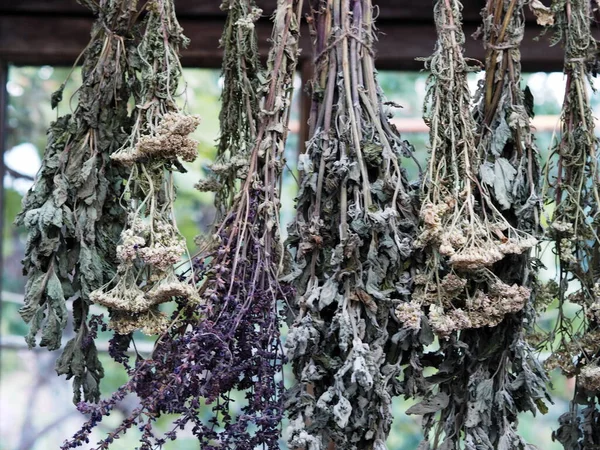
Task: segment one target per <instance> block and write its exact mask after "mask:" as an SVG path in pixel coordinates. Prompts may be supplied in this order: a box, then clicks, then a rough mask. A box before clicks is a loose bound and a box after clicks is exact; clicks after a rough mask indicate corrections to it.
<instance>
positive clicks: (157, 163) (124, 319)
mask: <svg viewBox="0 0 600 450" xmlns="http://www.w3.org/2000/svg"><path fill="white" fill-rule="evenodd" d="M146 11H147V16H146V18H145V21H144V23H143V25H142V37H141V41H140V43H139V45H138V48H137V54H136V57H137V59H136V60H135V61H134V62H135V64H136V66H135V67H136V69H138V73H139V83H138V84H137V85H136V90H135V92H134V98H135V102H136V110H135V112H134V114H133V119H134V121H133V125H132V130H131V134H130V136H129V138H128V139H127V141H126V142H125V143H124V144H123V146H122V147H121V148H120V149H119V150H118V151H117V152H115V153H114V154H112V155H111V159H112V160H113V161H117V162H118V163H121V164H123V165H125V166H126V167H129V168H130V176H129V179H128V180H127V183H126V185H125V191H124V193H123V196H122V199H121V203H122V204H123V205H124V207H125V209H126V211H127V223H126V225H125V228H124V229H123V231H122V232H121V238H120V241H119V245H118V246H117V249H116V252H117V257H118V260H119V265H118V268H117V274H116V275H115V277H114V279H112V280H110V281H109V282H107V283H106V284H105V285H104V286H102V287H101V288H99V289H97V290H95V291H94V292H92V293H91V294H90V300H91V301H92V302H94V303H98V304H100V305H103V306H106V307H108V308H109V309H110V311H111V321H110V324H109V327H110V328H112V329H113V330H114V331H115V332H116V333H117V334H121V335H127V334H130V333H132V332H133V331H135V330H138V329H140V330H141V331H143V332H144V333H146V334H161V333H162V332H163V331H165V329H166V327H167V325H168V318H167V317H166V316H165V315H164V314H162V313H161V312H160V311H159V307H158V305H160V304H161V303H165V302H168V301H171V300H172V299H173V297H184V298H187V299H188V301H193V300H197V294H196V291H195V288H194V285H193V283H192V284H190V283H184V282H182V281H180V280H179V278H178V277H177V275H176V274H175V269H174V266H173V265H174V264H176V263H177V262H179V261H180V259H181V257H182V255H183V254H184V253H185V252H186V247H185V241H184V238H183V236H181V234H180V233H179V230H178V229H177V224H176V222H175V216H174V212H173V202H174V200H175V187H174V183H173V170H175V169H179V170H183V168H182V166H181V163H180V162H179V160H180V159H182V160H184V161H187V162H192V161H193V160H194V159H195V158H196V156H197V144H198V143H197V142H196V141H195V140H193V139H191V138H190V137H189V135H190V134H191V133H192V132H193V131H194V130H195V129H196V127H197V125H198V123H199V119H198V118H197V117H196V116H188V115H185V114H184V113H182V112H181V110H180V109H179V107H178V106H177V103H176V100H175V96H176V91H177V88H178V85H179V78H180V76H181V64H180V62H179V48H180V47H181V46H185V45H186V44H187V38H185V37H184V36H183V34H182V29H181V27H180V26H179V24H178V22H177V18H176V17H175V10H174V4H173V0H153V1H151V2H149V3H148V4H147V5H146Z"/></svg>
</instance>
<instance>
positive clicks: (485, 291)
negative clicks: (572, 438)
mask: <svg viewBox="0 0 600 450" xmlns="http://www.w3.org/2000/svg"><path fill="white" fill-rule="evenodd" d="M525 4H526V2H525V1H519V0H510V1H498V0H489V1H488V2H487V4H486V6H485V8H484V9H483V10H482V16H483V26H482V29H481V32H482V34H483V42H484V45H485V49H486V60H485V70H486V77H485V79H484V80H482V82H481V83H480V87H479V89H478V92H477V97H478V99H479V104H478V105H477V107H476V109H475V119H476V120H475V124H476V126H477V128H476V133H475V135H474V136H473V137H472V138H471V134H470V129H471V128H470V127H472V124H469V130H466V131H465V133H467V135H468V136H469V138H470V139H472V140H473V141H474V146H473V147H471V148H470V155H471V158H473V159H474V160H475V163H474V164H473V166H472V167H473V172H474V173H472V174H471V175H472V182H473V185H474V187H475V188H476V193H475V196H474V199H473V200H474V201H475V202H476V203H474V204H475V205H476V208H478V212H479V213H480V214H482V215H483V218H484V219H485V215H486V214H490V215H492V214H496V215H497V219H496V220H497V221H498V222H500V223H501V222H502V221H504V222H505V223H507V224H508V226H510V227H512V228H513V229H514V230H515V231H516V232H517V233H522V234H521V236H535V235H537V234H539V228H540V225H539V216H540V194H539V188H538V186H539V178H540V175H539V164H538V158H537V151H536V148H535V144H534V139H533V136H532V133H531V130H530V125H529V120H530V115H531V110H532V105H531V103H527V100H528V99H529V97H527V96H526V92H523V91H522V90H521V87H520V83H521V69H520V52H519V45H520V43H521V41H522V39H523V33H524V27H525V17H524V7H525ZM438 11H439V10H438ZM446 11H448V10H446ZM453 17H454V18H457V16H456V15H454V16H453ZM457 23H458V21H456V22H455V24H457ZM448 26H450V25H448ZM464 81H465V80H464V78H463V80H462V83H464ZM438 82H439V83H442V82H443V81H438ZM462 86H463V88H464V87H465V85H464V84H463V85H462ZM462 98H463V101H464V102H465V103H464V104H463V105H464V108H460V107H458V105H456V104H455V105H454V106H452V107H451V108H456V111H461V110H462V111H463V113H464V114H469V109H470V108H469V106H468V105H469V103H468V101H469V97H468V95H467V93H466V92H465V95H464V96H463V97H462ZM442 120H443V119H442ZM459 145H460V144H459ZM471 145H473V144H471ZM432 157H433V155H432ZM448 162H449V163H452V160H451V159H449V160H448ZM438 182H439V183H442V184H443V178H436V179H435V180H434V183H438ZM460 194H461V192H455V195H460ZM459 202H460V200H458V202H457V203H459ZM490 209H491V210H492V213H490ZM500 214H501V216H500ZM489 225H490V224H489V223H488V225H487V226H489ZM492 231H494V230H493V229H492ZM500 231H502V230H500ZM517 236H519V234H517ZM442 239H443V238H442ZM529 239H531V238H529ZM500 242H501V241H500ZM496 245H497V244H496ZM500 245H504V246H505V247H507V246H509V245H511V243H510V241H508V240H507V242H505V243H504V244H500ZM512 245H513V246H514V245H515V244H512ZM524 250H526V249H519V250H518V251H510V252H505V254H504V255H503V256H502V258H501V259H500V260H498V261H494V262H493V263H491V264H489V265H488V266H487V267H485V268H484V267H479V268H478V267H473V268H471V269H470V270H468V271H463V270H459V269H457V267H456V265H455V264H454V265H453V264H452V259H451V258H450V261H449V263H446V264H444V265H442V266H441V268H440V269H438V272H437V274H436V276H438V277H439V278H440V279H441V282H440V284H439V287H438V288H437V290H432V291H431V292H430V295H431V297H432V298H435V296H436V295H437V298H438V302H439V303H438V305H439V306H437V305H436V303H437V302H435V300H432V306H431V307H430V316H429V317H430V320H431V321H432V326H433V328H434V330H437V324H436V323H435V322H434V317H432V315H433V314H435V315H436V316H435V319H437V318H438V317H437V315H438V313H439V310H441V309H444V308H445V309H447V310H448V311H449V312H448V313H445V314H443V315H446V316H447V317H456V315H458V314H459V311H460V312H461V313H460V314H461V317H464V320H463V322H458V323H456V322H454V323H453V322H451V321H448V322H447V325H448V329H447V330H444V334H443V335H442V337H447V339H441V340H440V348H439V350H437V351H434V352H433V354H431V355H427V357H428V358H429V359H430V360H433V361H436V364H435V365H434V367H435V368H437V369H439V370H438V372H437V374H436V375H434V376H432V377H430V378H428V381H429V382H431V387H430V391H431V395H429V396H426V398H425V400H424V401H423V402H422V403H419V404H417V405H415V406H413V407H412V408H411V409H410V410H409V413H411V414H419V413H420V414H424V427H425V431H426V438H427V440H426V441H425V442H424V443H423V444H422V448H424V449H425V448H433V449H437V448H440V449H441V448H445V449H459V448H465V449H475V448H477V449H489V450H493V449H500V448H502V449H509V448H510V449H525V448H527V443H526V442H525V441H524V440H523V438H522V437H520V436H519V435H518V433H517V417H518V413H520V412H522V411H531V412H533V413H536V411H537V410H538V408H539V409H540V410H542V411H546V406H545V404H544V399H545V398H547V394H546V389H545V382H546V375H545V373H544V370H543V369H542V367H541V365H540V364H539V362H538V361H537V359H536V358H535V355H534V354H533V350H532V349H531V348H530V347H529V346H528V344H527V343H526V342H525V330H526V329H527V328H528V327H529V325H528V324H529V323H531V322H532V317H533V315H534V310H533V308H532V305H531V303H532V299H531V295H530V293H531V288H532V283H533V282H534V281H535V267H534V261H533V260H532V259H531V257H530V256H529V252H528V251H524ZM441 252H442V250H441V249H440V253H441ZM503 253H504V252H503ZM434 305H436V306H435V307H436V309H437V310H433V311H432V308H433V307H434ZM454 308H455V309H454ZM441 315H442V314H440V316H441ZM432 429H433V431H432V432H430V430H432Z"/></svg>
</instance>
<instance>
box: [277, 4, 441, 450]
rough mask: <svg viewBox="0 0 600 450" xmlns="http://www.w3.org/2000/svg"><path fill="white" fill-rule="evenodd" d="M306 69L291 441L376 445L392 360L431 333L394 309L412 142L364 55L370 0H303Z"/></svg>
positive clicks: (410, 217) (386, 426)
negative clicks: (403, 322) (309, 68)
mask: <svg viewBox="0 0 600 450" xmlns="http://www.w3.org/2000/svg"><path fill="white" fill-rule="evenodd" d="M311 6H312V14H311V16H310V18H309V23H310V24H311V27H312V34H313V38H314V54H315V55H316V59H315V67H316V70H315V75H314V79H313V81H312V84H311V91H312V92H311V93H312V108H311V117H310V125H309V126H310V140H309V141H308V143H307V151H306V154H305V155H302V156H301V159H300V163H301V170H302V171H303V179H302V183H301V186H300V191H299V194H298V198H297V217H296V219H295V221H294V222H293V223H292V224H291V225H290V227H289V236H290V237H289V242H288V244H289V246H290V248H291V249H292V251H293V253H294V259H293V264H292V271H291V273H290V275H289V276H287V277H286V280H293V281H294V283H295V286H296V287H297V291H298V293H297V303H296V304H295V305H293V308H292V310H293V314H291V315H290V317H291V322H292V324H291V328H290V331H289V334H288V337H287V341H286V347H287V356H288V358H289V359H290V360H291V362H292V365H293V369H294V374H295V376H296V384H295V386H294V387H293V388H292V389H291V390H290V392H289V394H288V397H289V398H288V401H287V405H286V407H287V410H288V414H289V416H290V426H289V428H288V431H287V435H288V437H289V445H290V447H292V448H302V449H310V450H321V449H326V448H328V447H329V446H330V445H334V446H335V448H339V449H345V450H351V449H365V448H376V449H380V450H381V449H385V448H386V445H385V441H386V438H387V435H388V433H389V430H390V426H391V423H392V414H391V401H392V397H393V396H395V395H398V394H399V392H400V390H401V387H400V382H399V379H398V376H399V374H400V373H401V364H402V360H403V359H405V360H406V361H407V360H408V359H409V358H410V355H411V354H412V353H411V352H412V350H413V347H418V346H420V345H421V344H420V342H419V339H420V338H421V339H424V340H425V341H427V342H430V339H431V335H430V333H427V332H426V331H422V332H410V331H405V330H401V327H400V323H399V321H398V319H397V318H396V317H395V315H394V310H395V308H396V306H397V305H399V304H401V303H405V302H407V300H408V297H409V295H410V291H411V288H412V273H411V267H412V259H411V258H412V255H411V254H412V246H411V243H412V241H413V240H414V236H415V233H416V222H417V217H416V207H415V203H416V198H415V196H414V195H413V192H412V191H411V189H410V188H409V185H408V183H407V181H406V178H405V173H404V170H403V168H402V166H401V156H402V155H403V154H407V155H409V154H410V151H411V148H410V146H409V144H408V143H406V142H404V141H402V140H401V139H400V137H399V134H398V133H397V131H396V130H395V129H394V128H393V126H391V125H390V124H389V122H388V118H389V113H390V111H389V109H388V108H387V106H386V105H385V103H384V99H383V95H382V92H381V90H380V88H379V86H378V84H377V79H376V72H375V67H374V62H373V44H374V42H375V39H376V36H375V25H374V16H373V9H372V4H371V1H370V0H359V1H354V2H349V1H347V0H323V1H316V2H313V3H312V5H311Z"/></svg>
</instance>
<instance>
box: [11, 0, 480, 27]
mask: <svg viewBox="0 0 600 450" xmlns="http://www.w3.org/2000/svg"><path fill="white" fill-rule="evenodd" d="M256 3H257V5H258V6H259V7H260V8H261V9H262V10H263V11H264V14H265V15H266V16H269V15H270V14H272V13H273V11H274V10H275V5H276V0H256ZM308 3H309V2H308V1H306V2H305V9H306V11H308ZM484 3H485V2H483V1H482V0H463V2H462V4H463V17H464V20H465V21H479V20H481V17H480V10H481V8H482V7H483V5H484ZM373 4H374V5H375V7H376V8H377V10H378V16H379V18H381V19H382V20H392V19H393V20H407V21H408V20H410V21H427V22H431V23H433V4H432V2H431V1H414V0H373ZM220 5H221V0H175V7H176V8H177V15H178V17H181V18H190V17H205V18H206V17H215V16H216V17H223V16H224V15H225V13H224V12H223V11H221V8H220ZM23 13H25V14H44V15H48V14H56V15H88V14H89V10H88V9H86V8H84V7H83V6H81V5H79V3H77V2H76V0H0V14H23Z"/></svg>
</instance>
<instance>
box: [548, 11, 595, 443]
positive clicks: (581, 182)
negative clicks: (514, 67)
mask: <svg viewBox="0 0 600 450" xmlns="http://www.w3.org/2000/svg"><path fill="white" fill-rule="evenodd" d="M552 13H553V23H551V24H550V25H553V26H552V27H550V28H549V29H550V31H552V32H553V33H554V34H553V37H554V39H553V43H554V44H559V43H560V44H562V45H563V46H564V49H565V62H564V72H565V74H566V78H567V83H566V90H565V97H564V102H563V109H562V113H561V129H560V133H558V135H557V138H556V140H555V143H554V147H553V148H552V153H551V156H550V159H549V162H548V165H547V168H546V188H547V194H546V197H547V201H548V202H549V203H553V206H554V210H553V214H552V217H551V218H550V226H549V229H548V237H549V238H550V239H551V240H552V241H554V245H555V253H556V255H557V259H558V263H559V278H560V279H559V281H558V285H557V286H553V285H550V286H546V287H545V290H546V291H549V292H550V295H551V297H552V299H555V298H557V299H558V320H557V322H556V327H555V328H554V329H553V330H551V331H550V333H548V334H546V335H543V334H541V333H540V334H539V335H538V336H537V338H538V342H539V345H540V348H548V347H550V348H551V349H552V350H553V351H554V352H553V354H552V355H551V356H550V357H549V358H548V359H547V360H546V366H547V367H548V369H554V368H560V369H561V370H562V372H563V373H564V374H565V375H567V376H577V384H576V389H575V396H574V399H573V401H572V402H571V405H570V408H569V411H568V412H566V413H565V414H563V415H562V416H561V417H560V419H559V421H560V427H559V429H558V430H557V431H555V432H554V434H553V438H554V439H556V440H558V441H559V442H560V443H561V444H562V445H563V447H564V448H565V449H568V450H571V449H592V448H595V447H597V446H598V445H600V405H599V401H598V400H599V398H600V397H598V396H599V395H600V372H599V371H598V368H597V366H598V363H599V362H600V314H598V311H600V280H599V279H598V270H597V268H598V266H599V263H600V261H599V259H598V257H599V253H598V250H599V249H600V239H599V238H598V227H599V225H600V188H599V186H600V178H599V176H600V172H599V169H598V139H597V138H596V137H595V134H594V126H595V123H594V117H593V115H592V109H591V105H590V87H591V81H592V77H593V76H595V75H596V74H597V56H598V45H597V42H596V40H595V39H594V37H593V35H592V33H591V22H592V5H591V3H590V2H588V1H585V0H560V1H558V0H557V1H554V2H553V3H552ZM554 174H555V175H554ZM567 303H572V304H576V305H579V306H580V307H581V310H580V312H579V313H578V314H577V315H576V317H575V319H573V318H570V317H567V316H566V315H565V312H564V307H565V305H566V304H567ZM554 343H558V345H553V344H554Z"/></svg>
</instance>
